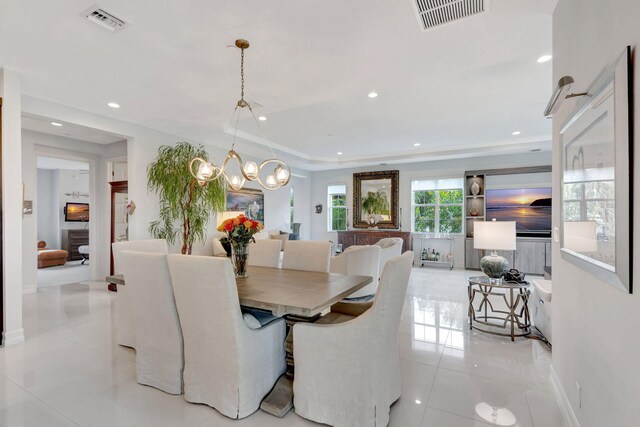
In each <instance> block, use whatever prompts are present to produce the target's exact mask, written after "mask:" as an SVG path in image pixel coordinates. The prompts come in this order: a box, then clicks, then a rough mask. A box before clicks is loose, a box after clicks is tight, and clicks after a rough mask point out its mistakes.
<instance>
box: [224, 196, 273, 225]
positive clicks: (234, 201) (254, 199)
mask: <svg viewBox="0 0 640 427" xmlns="http://www.w3.org/2000/svg"><path fill="white" fill-rule="evenodd" d="M226 209H227V211H243V212H244V214H245V215H246V216H247V217H249V218H251V219H253V220H256V221H259V222H261V223H264V194H263V193H262V191H260V190H254V189H251V188H244V189H242V190H238V191H234V190H227V208H226Z"/></svg>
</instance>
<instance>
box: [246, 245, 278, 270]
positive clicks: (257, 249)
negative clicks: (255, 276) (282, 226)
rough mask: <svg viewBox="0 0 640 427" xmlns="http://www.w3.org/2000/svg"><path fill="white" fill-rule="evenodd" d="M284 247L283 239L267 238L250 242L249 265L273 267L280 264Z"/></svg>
mask: <svg viewBox="0 0 640 427" xmlns="http://www.w3.org/2000/svg"><path fill="white" fill-rule="evenodd" d="M281 247H282V241H281V240H275V239H265V240H256V241H255V242H254V243H250V244H249V248H248V249H249V258H248V259H247V262H248V263H249V265H254V266H256V267H273V268H278V267H279V266H280V249H281Z"/></svg>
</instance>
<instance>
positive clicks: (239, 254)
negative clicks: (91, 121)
mask: <svg viewBox="0 0 640 427" xmlns="http://www.w3.org/2000/svg"><path fill="white" fill-rule="evenodd" d="M247 246H248V245H247V244H245V243H238V244H234V245H232V246H231V260H232V261H233V270H234V272H235V274H236V277H247V260H248V258H249V251H248V250H247Z"/></svg>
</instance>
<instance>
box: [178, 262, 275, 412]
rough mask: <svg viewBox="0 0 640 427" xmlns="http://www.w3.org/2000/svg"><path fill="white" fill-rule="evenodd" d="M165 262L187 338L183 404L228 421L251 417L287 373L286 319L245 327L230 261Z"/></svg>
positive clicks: (181, 323)
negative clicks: (195, 405)
mask: <svg viewBox="0 0 640 427" xmlns="http://www.w3.org/2000/svg"><path fill="white" fill-rule="evenodd" d="M167 259H168V261H169V271H170V272H171V280H172V282H173V290H174V294H175V298H176V306H177V308H178V316H179V317H180V325H181V327H182V336H183V338H184V373H183V378H184V397H185V399H186V400H187V401H188V402H192V403H204V404H206V405H209V406H211V407H213V408H215V409H217V410H218V411H219V412H220V413H222V414H223V415H225V416H227V417H229V418H244V417H247V416H249V415H251V414H252V413H253V412H255V411H256V410H257V409H258V407H259V406H260V402H261V401H262V399H263V398H264V397H265V396H266V395H267V393H269V391H270V390H271V388H272V387H273V385H274V384H275V382H276V380H277V379H278V377H279V376H280V375H281V374H282V373H284V370H285V360H284V346H283V343H284V336H285V323H284V320H283V319H277V320H274V321H273V322H270V323H269V324H268V325H266V326H263V327H262V328H259V329H249V327H247V325H246V324H245V322H244V320H243V317H242V313H241V311H240V304H239V300H238V289H237V288H236V282H235V277H234V273H233V268H232V267H231V262H230V261H229V260H228V259H226V258H214V257H201V256H194V255H169V256H168V257H167Z"/></svg>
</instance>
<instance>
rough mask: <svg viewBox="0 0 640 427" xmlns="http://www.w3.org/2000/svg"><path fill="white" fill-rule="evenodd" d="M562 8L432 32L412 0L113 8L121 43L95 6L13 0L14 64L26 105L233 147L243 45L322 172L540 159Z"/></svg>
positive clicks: (273, 104)
mask: <svg viewBox="0 0 640 427" xmlns="http://www.w3.org/2000/svg"><path fill="white" fill-rule="evenodd" d="M556 1H557V0H518V1H514V0H492V1H491V3H490V6H491V7H490V10H489V12H488V13H483V14H480V15H476V16H473V17H469V18H466V19H464V20H461V21H459V22H454V23H451V24H448V25H444V26H442V27H438V28H436V29H432V30H429V31H422V30H420V29H419V27H418V23H417V20H416V16H415V12H414V6H413V3H412V0H395V1H388V0H351V1H342V2H338V1H330V0H317V1H315V2H313V3H312V4H311V3H309V2H304V1H299V2H292V1H287V0H272V1H269V2H257V1H253V2H249V1H247V0H239V1H222V0H215V1H213V0H193V1H189V2H158V1H152V0H137V1H135V2H132V1H127V0H102V1H99V3H98V4H99V6H100V7H102V8H104V9H106V10H107V11H109V12H111V13H113V14H114V15H116V16H118V17H119V18H121V19H124V20H125V21H127V22H128V23H129V25H128V27H127V28H125V29H123V30H120V31H117V32H114V33H111V32H109V31H107V30H104V29H102V28H100V27H98V26H96V25H95V24H93V23H91V22H89V21H87V20H85V19H84V18H82V17H81V16H80V13H81V12H82V11H84V10H86V9H87V8H88V7H89V6H91V4H92V2H87V1H86V0H66V1H64V2H49V1H38V0H21V1H19V2H17V1H13V0H0V10H2V13H0V66H7V67H10V68H14V69H17V70H18V71H20V72H21V73H22V75H23V92H24V93H25V94H26V95H30V96H33V97H36V98H42V99H45V100H50V101H54V102H58V103H62V104H66V105H70V106H74V107H76V108H80V109H83V110H87V111H91V112H94V113H98V114H103V115H107V116H110V117H114V118H118V119H122V120H126V121H129V122H133V123H138V124H141V125H143V126H147V127H151V128H155V129H159V130H164V131H167V132H170V133H172V134H176V135H182V136H185V137H190V138H194V139H197V140H202V141H204V142H207V143H220V141H223V143H224V144H228V141H229V137H228V136H224V134H223V129H224V128H225V125H226V124H227V122H228V120H229V118H230V116H231V112H232V109H233V106H234V105H235V102H236V101H237V99H238V98H239V87H238V86H239V75H238V74H239V70H238V68H239V51H238V50H237V49H232V48H227V46H228V45H230V44H233V42H234V40H235V39H236V38H239V37H243V38H246V39H248V40H249V41H250V42H251V48H249V50H248V51H247V52H246V73H245V74H246V95H247V96H246V97H247V99H249V100H250V101H251V100H255V101H258V102H259V103H260V104H262V105H263V107H261V108H258V111H257V113H258V114H259V115H265V116H267V118H268V120H267V121H266V122H263V123H262V125H263V127H264V129H265V132H266V134H267V135H268V137H269V138H270V140H272V141H273V142H274V144H276V145H275V146H276V148H278V149H280V150H281V151H282V152H287V153H289V155H290V157H292V158H296V159H299V160H302V161H304V162H306V163H307V164H308V165H309V167H310V169H321V168H326V167H329V166H330V165H335V164H339V163H338V160H339V161H340V162H341V163H340V164H346V163H350V162H351V163H358V164H364V163H367V162H379V161H381V160H385V159H391V160H394V159H395V160H397V161H411V160H417V159H424V158H430V157H434V156H438V155H439V154H438V153H444V152H446V153H455V155H456V156H465V155H466V156H475V155H478V154H483V153H484V154H487V153H491V152H494V151H495V152H497V151H499V150H502V151H504V150H510V151H512V152H518V151H522V152H525V151H528V150H530V149H531V148H542V149H549V147H550V144H549V141H550V139H551V138H550V134H551V124H550V122H549V121H548V120H546V119H545V118H544V117H543V116H542V111H543V109H544V107H545V105H546V103H547V101H548V97H549V95H550V92H551V89H552V86H553V84H552V82H551V62H548V63H544V64H538V63H536V59H537V58H538V57H540V56H541V55H543V54H548V53H550V52H551V30H552V28H551V13H552V12H553V9H554V7H555V4H556ZM372 90H375V91H376V92H378V93H379V96H378V97H377V98H375V99H370V98H368V97H367V94H368V93H369V92H370V91H372ZM109 101H115V102H118V103H119V104H120V105H121V108H120V109H118V110H114V109H110V108H108V107H107V106H106V103H107V102H109ZM239 128H240V131H241V132H242V135H243V136H245V137H246V139H247V140H248V141H253V142H245V143H244V145H243V147H245V148H247V147H250V146H251V145H252V144H256V143H258V144H259V143H262V142H263V141H262V140H261V138H259V137H257V136H256V135H259V132H258V130H257V129H256V128H255V127H254V126H253V124H252V123H251V122H250V121H248V120H242V121H241V122H240V125H239ZM516 130H517V131H520V132H521V134H520V135H518V136H513V135H512V132H513V131H516ZM94 142H95V141H94ZM415 143H420V144H421V145H420V146H419V147H414V144H415ZM338 151H340V152H343V153H344V154H343V156H340V157H338V156H337V154H336V153H337V152H338ZM452 155H453V154H452Z"/></svg>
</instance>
